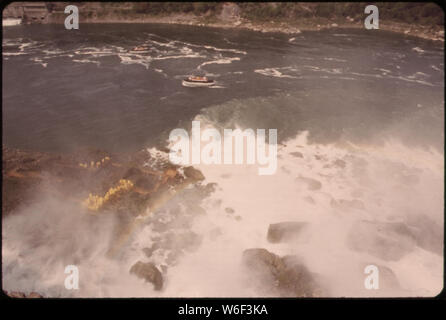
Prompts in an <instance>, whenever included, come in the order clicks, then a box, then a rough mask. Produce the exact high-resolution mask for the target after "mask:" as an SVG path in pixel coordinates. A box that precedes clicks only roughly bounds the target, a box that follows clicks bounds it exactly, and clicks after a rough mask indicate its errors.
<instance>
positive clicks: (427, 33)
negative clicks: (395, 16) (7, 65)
mask: <svg viewBox="0 0 446 320" xmlns="http://www.w3.org/2000/svg"><path fill="white" fill-rule="evenodd" d="M61 18H62V17H61ZM82 22H84V23H160V24H176V25H190V26H198V27H210V28H222V29H235V30H251V31H258V32H262V33H269V32H274V33H284V34H289V35H293V34H299V33H301V32H302V31H321V30H327V29H340V30H342V29H363V28H364V21H363V20H357V19H356V20H355V19H353V18H350V17H347V18H346V19H324V18H314V19H313V18H305V19H304V18H303V19H299V20H298V21H286V20H283V21H268V22H255V21H250V20H247V19H242V18H238V17H237V18H231V19H215V18H214V19H210V18H206V17H200V16H195V15H193V14H177V15H169V16H151V15H144V14H142V15H138V16H135V17H132V18H131V19H129V18H121V17H116V16H113V15H110V16H103V17H85V18H81V19H80V23H82ZM49 23H63V20H61V19H57V18H55V19H50V20H49ZM379 28H380V30H384V31H390V32H395V33H399V34H404V35H407V36H413V37H418V38H422V39H426V40H432V41H442V42H444V30H443V29H442V28H439V27H433V26H422V25H417V24H407V23H401V22H394V21H385V20H381V21H380V26H379Z"/></svg>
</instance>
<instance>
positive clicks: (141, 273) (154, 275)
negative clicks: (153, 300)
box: [130, 261, 163, 290]
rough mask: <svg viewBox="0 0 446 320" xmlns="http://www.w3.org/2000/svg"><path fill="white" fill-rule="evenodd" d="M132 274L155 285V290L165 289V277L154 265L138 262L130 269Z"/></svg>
mask: <svg viewBox="0 0 446 320" xmlns="http://www.w3.org/2000/svg"><path fill="white" fill-rule="evenodd" d="M130 273H132V274H135V275H136V276H137V277H138V278H141V279H144V280H145V281H146V282H150V283H152V284H153V285H154V287H155V290H161V289H162V288H163V275H162V274H161V272H160V271H159V270H158V268H157V267H155V265H154V264H153V263H144V262H141V261H138V262H137V263H135V264H134V265H133V266H132V267H131V268H130Z"/></svg>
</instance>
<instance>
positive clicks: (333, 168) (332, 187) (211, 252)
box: [3, 132, 444, 297]
mask: <svg viewBox="0 0 446 320" xmlns="http://www.w3.org/2000/svg"><path fill="white" fill-rule="evenodd" d="M307 136H308V132H303V133H301V134H299V135H298V136H297V137H296V138H293V139H290V140H288V141H286V142H284V143H283V144H281V145H279V146H278V171H277V173H276V174H275V175H272V176H259V175H258V172H257V168H256V166H255V165H254V166H253V165H250V166H248V165H213V166H212V165H200V166H198V168H199V169H200V170H201V171H202V172H203V173H204V175H205V177H206V182H208V183H216V184H217V188H216V191H215V192H214V193H212V195H211V196H210V197H208V198H206V199H205V201H204V202H203V204H202V207H203V208H204V210H205V211H206V214H204V215H202V216H200V217H198V218H194V219H193V220H192V221H189V223H190V225H189V226H187V227H182V226H181V221H178V226H176V227H174V228H172V229H171V230H169V231H163V232H165V233H166V232H167V233H176V234H182V233H187V232H190V231H193V232H195V233H196V234H198V235H199V236H200V237H201V243H200V245H199V246H197V248H196V249H195V250H193V251H192V252H189V253H187V254H185V255H183V256H182V257H181V258H180V259H179V261H178V263H177V265H175V266H173V267H169V269H168V272H167V277H166V284H165V289H164V290H163V291H162V292H156V291H153V290H152V289H151V288H150V285H147V284H145V283H143V281H142V280H139V279H137V278H136V277H133V276H131V275H130V274H129V272H128V270H129V268H130V267H131V265H132V264H133V263H134V262H135V261H137V260H141V261H147V262H148V261H150V262H154V263H155V264H156V265H157V266H159V267H161V266H162V265H166V264H167V263H166V258H167V257H168V254H169V250H163V249H159V250H157V251H155V254H154V255H153V256H152V257H151V258H150V259H147V257H145V256H144V254H142V249H143V248H147V247H150V246H151V244H152V242H153V241H152V239H155V238H156V237H158V236H160V232H159V231H158V232H157V231H154V230H153V223H149V224H147V225H145V226H144V227H143V228H142V229H141V230H139V231H138V232H137V233H136V235H135V237H134V240H133V241H132V243H131V244H130V245H129V247H128V248H127V249H126V250H125V254H124V255H123V256H121V257H120V258H119V260H109V259H106V258H105V257H104V256H105V251H106V250H107V245H108V243H107V241H104V239H107V238H109V237H110V236H111V230H112V218H111V217H110V216H109V217H105V216H104V217H103V218H101V219H99V221H96V220H95V221H90V222H89V221H88V217H86V216H85V214H84V215H82V214H81V215H79V212H76V211H79V208H76V207H75V205H74V204H70V203H69V202H67V201H63V203H58V200H54V199H53V200H49V201H48V202H46V203H45V204H44V205H42V207H34V208H29V209H27V210H24V212H22V213H21V214H20V215H13V216H10V217H8V218H7V219H5V220H4V230H3V233H4V234H6V235H8V237H7V238H6V241H5V242H4V245H3V261H5V262H9V261H14V263H13V264H10V263H6V265H5V266H4V269H3V277H4V278H3V281H4V287H5V288H8V287H10V286H13V287H14V288H15V289H16V290H23V291H25V292H27V291H29V290H31V291H38V292H43V293H47V294H49V295H56V296H59V295H61V296H66V295H67V291H66V290H63V289H60V283H61V282H63V279H64V278H65V275H64V274H63V272H61V270H63V269H64V266H65V265H67V264H71V263H74V264H76V265H77V266H78V267H79V269H80V274H81V277H80V290H79V291H77V292H74V293H70V294H69V295H70V296H71V295H74V296H115V297H117V296H179V297H181V296H198V297H207V296H259V292H257V291H256V288H255V287H253V286H252V285H250V283H249V282H248V278H247V275H248V274H249V272H248V271H247V270H246V269H244V267H243V265H242V263H241V256H242V252H243V250H245V249H247V248H257V247H261V248H266V249H267V250H269V251H271V252H274V253H276V254H279V255H281V256H282V255H287V254H293V255H298V256H299V257H300V258H302V261H303V262H304V263H305V265H307V266H308V268H309V269H310V270H311V271H312V272H314V273H316V274H318V275H319V276H320V277H321V279H323V287H324V288H325V289H326V290H327V292H328V296H371V295H372V296H375V295H376V296H379V295H384V296H433V295H436V294H437V293H439V291H440V290H441V288H442V277H443V270H442V269H443V258H442V250H443V249H442V226H443V223H444V221H443V191H444V185H443V173H444V167H443V155H442V154H439V153H438V152H436V151H435V150H424V151H422V150H414V149H409V148H407V147H404V146H403V145H401V144H399V143H397V142H395V141H394V142H390V141H389V142H388V143H386V144H385V145H384V146H382V147H376V148H369V147H363V146H359V145H353V144H348V143H346V144H344V145H342V146H341V145H334V144H330V145H321V144H309V143H308V141H307ZM151 151H152V155H156V154H157V155H158V157H161V158H163V157H164V159H165V158H166V154H163V153H162V152H155V151H154V150H153V149H152V150H151ZM181 197H182V198H181V199H177V201H178V203H179V205H180V206H181V205H182V201H185V202H186V201H189V200H188V199H187V197H185V196H184V195H183V196H181ZM349 204H354V205H349ZM56 208H57V210H56ZM227 208H231V209H233V210H226V209H227ZM60 210H61V211H60ZM170 210H173V206H172V205H168V206H167V208H166V209H164V210H162V212H161V213H158V214H157V220H159V221H162V220H164V221H168V220H172V219H173V214H172V216H170V214H171V212H170ZM180 210H182V214H184V215H185V216H187V214H188V213H187V208H185V206H184V207H183V208H180ZM31 211H32V212H31ZM36 211H37V212H36ZM183 218H184V217H183ZM186 219H187V218H186ZM282 221H300V222H306V223H308V228H307V229H306V230H305V232H304V233H303V234H302V235H300V236H299V237H298V238H297V239H295V240H293V241H291V242H289V243H281V244H271V243H269V242H268V241H267V239H266V232H267V229H268V226H269V224H271V223H276V222H282ZM362 221H372V222H402V223H407V224H408V225H409V226H411V225H412V226H413V227H415V228H416V227H419V226H420V224H419V222H418V224H417V223H416V222H417V221H427V222H429V223H428V224H426V225H427V226H428V227H427V228H428V229H426V230H424V236H425V237H437V238H436V239H433V241H434V242H437V247H438V250H437V251H436V252H432V250H426V249H423V248H421V247H419V246H417V245H414V244H413V243H412V240H411V239H410V238H407V237H405V236H404V235H400V236H398V235H391V236H392V237H396V238H393V239H392V241H395V242H396V243H397V244H393V245H392V246H390V247H389V246H388V247H383V246H382V245H380V244H379V243H378V242H376V243H375V242H374V241H375V240H373V239H374V237H376V236H377V234H376V230H375V229H367V228H366V229H363V230H362V232H361V233H360V234H357V233H356V232H355V229H356V228H358V223H360V222H362ZM414 221H415V224H413V222H414ZM411 223H412V224H411ZM50 225H51V226H52V227H49V226H50ZM429 228H431V229H429ZM81 230H82V231H81ZM41 233H43V235H42V234H41ZM36 239H42V240H41V241H43V242H44V243H45V247H40V246H39V243H38V242H37V243H36V241H35V240H36ZM46 240H47V242H45V241H46ZM49 240H51V241H49ZM54 240H55V241H54ZM355 243H360V244H363V245H364V248H366V249H364V250H359V251H358V250H354V249H353V248H352V247H353V246H354V245H355ZM178 246H181V244H179V243H178ZM392 250H395V257H394V258H395V259H394V258H393V257H388V258H384V255H385V252H384V251H392ZM400 250H401V251H403V252H404V254H403V256H402V257H401V259H399V255H400V254H399V251H400ZM63 256H66V257H67V258H66V260H64V259H60V257H63ZM73 256H74V257H75V258H74V260H73ZM52 257H54V258H52ZM76 257H78V258H77V259H76ZM53 259H54V260H53ZM369 264H374V265H377V266H385V267H388V268H390V269H391V270H392V271H393V272H394V274H395V275H396V277H397V279H398V282H399V285H400V288H399V289H392V290H383V291H377V292H371V291H369V290H365V289H364V285H363V283H364V278H365V275H364V268H365V266H366V265H369ZM42 270H45V273H42V272H41V271H42ZM37 274H38V275H39V276H38V277H35V275H37ZM31 279H32V280H31ZM30 281H31V283H30ZM260 295H261V296H264V295H265V294H264V293H263V294H260Z"/></svg>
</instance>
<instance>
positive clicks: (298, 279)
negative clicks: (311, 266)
mask: <svg viewBox="0 0 446 320" xmlns="http://www.w3.org/2000/svg"><path fill="white" fill-rule="evenodd" d="M242 261H243V263H244V265H245V266H246V267H247V268H249V272H250V273H251V275H252V276H253V277H254V279H257V280H258V281H259V282H260V284H261V286H262V287H263V288H264V289H265V290H266V292H268V293H269V294H273V295H278V296H282V297H315V296H319V295H320V294H321V292H322V291H321V289H320V288H319V286H318V285H317V283H316V280H315V277H314V275H313V274H312V273H311V272H309V270H308V269H307V268H306V267H305V266H304V265H303V264H302V263H300V261H299V259H298V258H297V257H295V256H286V257H283V258H281V257H279V256H278V255H276V254H274V253H271V252H269V251H268V250H266V249H263V248H255V249H247V250H245V251H244V252H243V259H242Z"/></svg>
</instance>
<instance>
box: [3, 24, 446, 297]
mask: <svg viewBox="0 0 446 320" xmlns="http://www.w3.org/2000/svg"><path fill="white" fill-rule="evenodd" d="M143 44H144V45H148V46H149V48H150V49H149V52H148V53H144V54H135V53H130V52H129V49H131V48H133V47H135V46H138V45H143ZM442 46H443V44H439V43H435V42H431V41H427V40H420V39H416V38H412V37H408V36H403V35H397V34H393V33H387V32H382V31H377V30H336V29H333V30H331V31H318V32H302V33H300V34H297V35H293V36H289V35H284V34H275V33H265V34H263V33H258V32H251V31H243V30H223V29H207V28H198V27H185V26H171V25H132V24H125V25H113V24H101V25H81V28H80V29H79V30H77V31H75V32H71V31H67V30H65V29H63V26H56V25H39V26H32V27H31V26H14V27H8V28H4V34H3V110H2V111H3V145H4V146H7V147H13V148H19V149H28V150H35V151H49V152H59V153H66V152H71V151H74V150H76V149H77V148H79V147H86V146H87V147H95V148H100V149H104V150H106V151H107V152H111V153H123V152H125V153H132V152H136V151H138V150H141V149H143V150H145V155H146V157H147V167H148V168H149V167H152V168H155V167H156V166H157V165H159V164H160V163H165V162H167V161H168V154H167V153H166V147H167V146H168V143H167V138H168V135H169V132H170V131H171V130H173V129H175V128H184V129H186V130H187V131H189V130H190V127H191V121H192V120H196V121H200V123H201V125H202V127H213V128H216V129H218V130H223V129H236V128H240V129H242V130H244V129H248V128H252V129H254V130H255V129H267V130H268V129H277V132H278V144H277V171H276V173H275V174H273V175H266V176H261V175H258V170H257V169H258V168H257V166H256V165H246V164H244V165H240V164H231V165H225V164H222V165H206V164H199V165H194V167H195V168H196V169H198V170H200V171H201V172H202V174H203V176H204V181H202V182H201V184H200V185H190V186H188V187H186V188H185V189H184V190H183V192H181V193H178V194H177V195H176V196H175V197H173V198H172V199H170V200H169V201H166V202H165V203H164V204H163V206H161V207H160V208H158V210H156V211H154V212H150V213H149V214H148V218H147V219H146V220H145V221H144V222H143V223H141V225H140V226H139V227H138V228H136V229H135V230H134V232H133V233H132V236H131V238H130V240H129V241H128V243H126V244H125V246H124V248H123V250H122V252H121V253H120V254H119V255H118V256H116V257H114V258H109V257H108V256H107V254H106V252H107V250H108V248H109V245H110V241H111V238H113V236H114V228H115V226H116V223H119V222H117V221H116V220H117V219H116V218H115V217H114V216H113V214H111V215H99V216H98V217H97V218H95V219H93V218H91V216H89V215H88V214H87V213H86V212H85V208H83V207H82V205H81V204H80V203H78V202H76V201H73V200H72V199H67V198H63V197H56V196H54V195H55V193H54V192H51V190H49V188H48V190H47V189H46V188H45V187H44V186H42V187H41V188H40V189H39V191H38V192H39V194H38V195H37V196H36V198H38V201H35V202H33V204H32V205H22V206H20V207H19V208H18V209H16V211H15V212H14V213H12V214H10V215H8V216H6V217H3V230H2V231H3V238H2V240H3V246H2V257H3V288H4V290H8V291H22V292H31V291H36V292H39V293H42V294H44V295H46V296H51V297H65V296H82V297H129V296H130V297H140V296H146V297H152V296H166V297H188V296H197V297H217V296H280V295H293V294H292V293H291V294H290V291H289V290H288V289H289V288H288V287H287V288H285V289H286V290H285V289H284V288H282V287H286V285H283V283H282V282H283V279H282V278H281V277H280V276H278V278H274V277H275V276H277V272H278V273H279V274H280V272H281V270H278V269H280V267H277V265H278V264H279V265H280V266H282V265H283V266H284V267H283V268H288V267H286V266H285V265H286V263H285V262H284V261H288V260H287V257H291V256H292V257H293V259H294V263H297V264H298V265H300V266H304V267H305V270H308V272H306V271H305V272H302V273H300V275H301V277H300V278H298V280H297V282H298V283H299V285H298V286H301V285H302V282H303V281H309V282H310V281H311V282H314V283H317V287H318V289H317V296H330V297H339V296H434V295H436V294H438V293H439V292H440V291H441V289H442V284H443V237H444V236H443V234H444V230H443V225H444V198H443V197H444V195H443V194H444V149H443V147H444V109H443V106H444V93H443V90H444V64H443V61H444V52H443V47H442ZM196 72H201V73H203V74H204V75H207V76H209V77H212V78H213V79H215V80H216V82H217V84H216V85H215V86H214V87H212V88H185V87H182V86H181V80H182V79H183V78H184V77H185V76H187V75H190V74H192V73H196ZM203 190H206V192H204V191H203ZM254 248H264V249H266V250H267V251H259V250H258V251H252V250H251V251H249V250H248V249H254ZM246 250H248V251H246ZM253 252H254V253H253ZM250 253H251V254H252V253H253V256H254V258H253V257H252V256H251V260H252V259H254V261H255V259H260V260H259V261H263V262H265V261H267V260H268V259H276V260H274V261H275V262H274V263H272V264H271V265H270V266H269V267H270V268H273V269H274V268H277V270H276V269H274V270H273V272H272V273H273V275H271V274H265V272H263V273H262V274H260V275H254V274H253V272H252V269H253V268H254V267H253V265H252V264H249V263H246V260H250V259H249V257H248V259H246V257H247V256H249V254H250ZM256 255H257V257H256ZM259 256H260V258H259ZM279 257H280V258H279ZM262 259H263V260H262ZM137 261H141V262H143V263H149V262H150V263H152V265H153V266H155V267H156V268H157V269H158V270H160V273H161V274H162V279H163V285H162V289H160V288H159V287H158V288H157V284H155V285H152V284H151V283H147V282H144V280H143V279H140V278H138V277H135V275H134V274H132V273H131V272H129V270H130V269H133V266H135V263H136V262H137ZM248 262H249V261H248ZM251 262H252V261H251ZM67 265H76V266H77V267H78V268H79V289H78V290H66V289H65V287H64V280H65V278H66V276H67V275H66V274H65V273H64V268H65V266H67ZM368 265H375V266H377V267H378V269H379V271H380V272H379V274H380V289H379V290H368V289H367V288H366V287H365V285H364V281H365V279H366V276H367V274H365V273H364V269H365V267H366V266H368ZM263 271H264V270H263ZM275 272H276V273H275ZM288 275H289V274H288ZM290 277H291V278H293V280H292V281H296V279H295V277H294V276H290ZM287 279H288V278H287ZM288 280H289V279H288ZM274 281H278V283H279V285H275V284H274ZM281 281H282V282H281ZM290 281H291V280H290ZM299 281H300V282H299ZM155 282H156V281H155ZM281 285H282V287H281ZM293 288H295V287H293ZM299 288H300V287H299ZM282 289H283V290H282ZM287 290H288V291H287ZM293 290H294V289H293ZM296 290H297V289H296ZM299 290H300V289H299ZM302 290H303V291H299V292H300V293H302V292H307V291H305V289H302ZM291 291H292V290H291ZM309 291H311V290H308V292H309ZM292 292H297V291H292ZM297 295H299V294H297ZM294 296H296V294H294Z"/></svg>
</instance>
